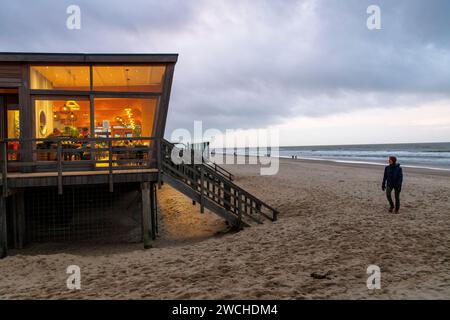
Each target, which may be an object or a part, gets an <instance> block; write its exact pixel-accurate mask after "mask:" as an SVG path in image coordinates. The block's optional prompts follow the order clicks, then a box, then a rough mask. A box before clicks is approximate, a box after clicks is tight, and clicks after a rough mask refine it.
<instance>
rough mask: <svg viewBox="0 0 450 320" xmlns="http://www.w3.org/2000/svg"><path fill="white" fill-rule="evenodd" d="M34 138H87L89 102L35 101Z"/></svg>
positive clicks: (88, 130)
mask: <svg viewBox="0 0 450 320" xmlns="http://www.w3.org/2000/svg"><path fill="white" fill-rule="evenodd" d="M35 113H36V115H35V119H36V122H35V123H36V138H48V137H73V138H81V137H89V132H90V113H89V101H84V100H36V102H35Z"/></svg>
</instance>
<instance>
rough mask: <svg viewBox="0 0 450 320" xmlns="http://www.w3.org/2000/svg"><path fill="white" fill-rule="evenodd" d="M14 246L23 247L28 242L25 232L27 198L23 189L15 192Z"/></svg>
mask: <svg viewBox="0 0 450 320" xmlns="http://www.w3.org/2000/svg"><path fill="white" fill-rule="evenodd" d="M13 199H14V203H13V208H14V224H15V225H14V232H15V234H14V247H15V248H16V249H22V248H23V247H24V246H25V243H26V233H25V198H24V192H23V191H22V190H20V191H18V192H17V193H15V194H14V198H13Z"/></svg>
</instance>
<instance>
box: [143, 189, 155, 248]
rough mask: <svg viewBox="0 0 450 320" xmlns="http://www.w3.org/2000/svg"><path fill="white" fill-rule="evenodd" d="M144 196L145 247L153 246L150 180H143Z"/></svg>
mask: <svg viewBox="0 0 450 320" xmlns="http://www.w3.org/2000/svg"><path fill="white" fill-rule="evenodd" d="M141 196H142V239H143V241H144V249H149V248H151V247H152V240H151V229H150V223H151V219H150V212H151V210H152V205H151V203H150V182H141Z"/></svg>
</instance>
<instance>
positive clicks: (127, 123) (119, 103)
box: [94, 98, 158, 138]
mask: <svg viewBox="0 0 450 320" xmlns="http://www.w3.org/2000/svg"><path fill="white" fill-rule="evenodd" d="M157 102H158V99H156V98H145V99H141V98H96V99H95V100H94V119H95V120H94V121H95V136H96V137H114V138H133V137H151V136H152V135H153V125H154V119H155V112H156V106H157Z"/></svg>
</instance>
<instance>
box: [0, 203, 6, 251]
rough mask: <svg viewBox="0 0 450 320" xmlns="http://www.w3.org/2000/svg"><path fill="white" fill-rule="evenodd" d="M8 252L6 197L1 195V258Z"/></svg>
mask: <svg viewBox="0 0 450 320" xmlns="http://www.w3.org/2000/svg"><path fill="white" fill-rule="evenodd" d="M7 254H8V235H7V228H6V198H4V197H3V196H1V197H0V259H2V258H4V257H6V256H7Z"/></svg>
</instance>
